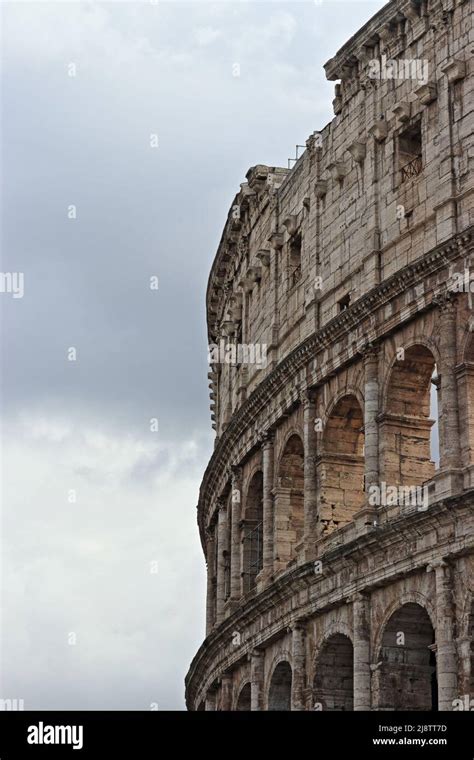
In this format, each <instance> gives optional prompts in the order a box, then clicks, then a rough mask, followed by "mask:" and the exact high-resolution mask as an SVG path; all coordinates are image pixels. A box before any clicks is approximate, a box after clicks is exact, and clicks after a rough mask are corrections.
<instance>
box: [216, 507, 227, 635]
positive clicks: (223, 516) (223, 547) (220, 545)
mask: <svg viewBox="0 0 474 760" xmlns="http://www.w3.org/2000/svg"><path fill="white" fill-rule="evenodd" d="M218 510H219V511H218V517H217V588H216V623H217V624H219V623H221V622H222V620H223V619H224V603H225V560H226V557H225V552H226V551H227V530H228V526H227V506H226V500H225V499H224V498H219V500H218Z"/></svg>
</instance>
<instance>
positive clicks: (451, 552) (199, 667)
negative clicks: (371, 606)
mask: <svg viewBox="0 0 474 760" xmlns="http://www.w3.org/2000/svg"><path fill="white" fill-rule="evenodd" d="M473 497H474V489H471V490H470V491H466V492H464V493H463V494H462V495H460V496H455V497H451V498H449V499H447V500H446V501H440V502H437V503H435V504H433V505H431V506H430V508H429V510H428V511H423V512H416V513H413V514H410V515H403V516H400V517H399V518H397V519H394V520H391V521H388V522H386V523H384V524H381V525H379V526H378V527H377V528H374V529H373V530H371V531H370V532H369V533H366V534H364V535H362V536H359V537H357V538H356V539H354V540H352V541H351V542H350V543H346V544H344V545H339V546H336V547H333V548H331V549H330V550H328V551H327V552H326V553H325V554H323V555H322V556H321V557H319V558H318V559H319V560H321V561H322V562H323V566H324V568H325V570H324V572H323V573H322V575H320V574H318V575H315V573H314V563H313V562H312V561H311V562H308V563H306V564H304V565H300V566H297V567H295V568H293V569H291V570H288V571H287V572H286V573H285V574H284V575H283V576H281V577H280V578H278V579H277V580H276V581H275V582H274V583H273V584H271V585H270V586H269V587H268V588H266V589H265V590H264V591H262V592H261V593H260V594H258V595H255V596H253V597H252V598H251V599H249V600H248V602H246V603H244V604H243V605H241V606H240V607H239V608H238V609H236V611H235V612H234V613H233V614H232V615H231V616H230V617H229V618H227V619H226V620H225V621H224V622H223V623H221V624H220V625H219V627H218V628H216V629H215V630H214V631H212V633H211V634H210V635H209V636H208V637H207V638H206V639H205V641H204V642H203V644H202V645H201V647H200V649H199V650H198V652H197V653H196V655H195V657H194V659H193V661H192V663H191V666H190V669H189V672H188V675H187V676H186V698H187V703H188V707H189V706H191V705H192V704H194V703H195V701H196V696H197V688H198V687H199V688H200V689H202V690H203V691H204V692H205V690H206V689H207V688H208V687H209V686H210V685H211V684H210V683H209V681H212V679H213V678H214V675H213V674H214V673H215V672H218V671H219V670H220V669H221V668H222V667H223V664H225V669H227V668H228V667H232V666H233V665H235V664H236V663H238V662H239V661H240V660H241V659H242V657H244V656H245V655H246V653H247V650H249V651H252V650H253V649H254V648H255V647H261V646H263V645H264V644H265V643H268V641H271V640H274V639H276V638H278V637H281V636H283V635H284V634H285V633H286V629H287V628H288V627H289V626H291V624H292V623H293V622H294V621H295V617H294V612H292V611H285V602H288V601H289V600H291V598H292V597H293V596H295V595H297V596H298V599H299V601H300V606H299V607H298V610H297V617H298V619H300V618H308V619H309V618H311V617H313V616H314V615H315V614H322V613H323V612H324V611H327V610H329V609H331V608H332V607H334V606H337V605H339V604H340V603H341V600H342V601H343V600H345V599H346V600H348V601H351V600H352V599H353V597H354V594H357V593H358V592H359V591H361V592H363V593H365V594H367V593H369V592H371V591H373V590H375V589H376V588H378V587H380V586H384V585H388V584H390V583H393V582H394V581H395V580H397V579H398V578H402V577H406V576H407V575H408V574H410V573H414V572H419V571H420V570H422V569H423V568H426V567H427V566H428V565H429V564H430V563H431V564H432V562H433V560H432V556H433V547H432V545H429V546H424V545H423V543H422V544H421V545H420V549H419V550H418V551H417V552H416V553H415V555H414V556H410V552H409V551H408V548H407V547H408V544H409V543H410V542H417V541H420V538H421V537H423V536H426V535H427V533H428V531H429V530H430V529H432V530H438V529H439V527H440V525H445V526H448V525H449V524H450V523H451V524H452V523H453V522H454V521H455V520H456V518H457V516H458V515H459V514H460V512H461V511H463V512H464V513H466V511H469V512H472V508H473V507H472V500H473ZM461 518H462V516H460V519H461ZM454 536H455V537H454ZM465 539H466V536H465V535H463V534H458V533H457V531H455V532H453V535H452V536H451V537H450V536H449V535H445V538H444V540H443V542H442V543H440V544H438V545H437V554H438V559H439V560H444V559H445V558H447V557H456V556H462V555H466V554H472V553H473V552H474V538H473V537H472V536H471V537H470V540H469V541H468V542H467V543H466V540H465ZM396 544H400V545H401V546H402V545H403V546H404V547H405V548H406V551H405V552H400V558H399V560H398V561H397V562H395V563H391V564H387V563H385V562H384V560H383V557H384V553H385V552H386V551H387V550H392V551H393V547H394V545H396ZM367 556H371V557H372V558H373V560H374V562H373V563H372V565H371V569H370V571H368V572H367V570H365V571H364V573H363V574H362V575H360V576H357V577H356V578H354V579H349V580H348V582H347V583H346V584H345V585H344V590H342V588H341V587H340V585H337V584H336V585H335V586H334V587H332V588H330V589H326V590H325V591H324V593H323V594H322V595H320V594H319V593H317V594H316V593H314V594H312V595H311V594H308V596H307V601H306V602H303V601H302V600H303V597H302V594H303V592H304V590H305V589H307V590H308V589H309V590H311V589H313V588H316V586H317V585H318V584H319V583H320V582H321V581H324V580H327V579H328V578H330V577H336V576H337V574H338V573H341V572H344V571H347V570H348V569H349V566H351V568H353V569H354V570H357V563H358V562H360V561H361V560H364V559H365V558H366V557H367ZM377 558H378V560H379V561H378V562H377ZM408 559H409V567H408V568H407V560H408ZM381 568H383V572H381ZM289 607H291V605H289ZM272 609H274V610H276V611H278V613H279V617H277V618H276V620H274V621H271V622H270V623H269V625H268V626H267V627H266V628H265V630H263V631H259V632H258V635H257V636H253V637H252V638H251V639H249V640H248V641H246V642H244V644H243V645H242V646H241V647H240V648H239V650H237V651H236V652H235V653H233V654H232V656H231V657H229V655H228V654H226V651H225V650H226V645H227V642H228V641H230V640H231V639H232V632H233V631H235V630H239V631H240V632H241V633H242V634H244V632H246V631H248V629H249V627H250V625H252V623H254V622H256V621H258V620H261V619H262V615H263V614H264V613H265V612H267V611H270V610H272Z"/></svg>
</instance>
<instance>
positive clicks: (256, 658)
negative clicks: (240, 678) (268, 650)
mask: <svg viewBox="0 0 474 760" xmlns="http://www.w3.org/2000/svg"><path fill="white" fill-rule="evenodd" d="M264 660H265V658H264V653H263V652H262V651H260V650H259V649H254V650H253V652H252V654H251V655H250V709H251V710H252V712H253V711H254V710H257V711H261V710H263V676H264Z"/></svg>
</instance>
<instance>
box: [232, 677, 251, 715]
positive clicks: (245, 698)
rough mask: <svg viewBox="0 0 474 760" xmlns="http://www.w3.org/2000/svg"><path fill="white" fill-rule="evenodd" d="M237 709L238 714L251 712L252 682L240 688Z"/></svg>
mask: <svg viewBox="0 0 474 760" xmlns="http://www.w3.org/2000/svg"><path fill="white" fill-rule="evenodd" d="M235 709H236V710H237V712H250V710H251V686H250V681H247V682H246V683H244V685H243V686H242V687H241V688H240V691H239V693H238V696H237V700H236V703H235Z"/></svg>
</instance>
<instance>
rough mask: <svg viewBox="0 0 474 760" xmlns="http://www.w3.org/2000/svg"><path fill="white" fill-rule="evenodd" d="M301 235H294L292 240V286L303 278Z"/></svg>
mask: <svg viewBox="0 0 474 760" xmlns="http://www.w3.org/2000/svg"><path fill="white" fill-rule="evenodd" d="M301 245H302V241H301V235H299V234H298V235H294V236H293V237H292V238H291V240H290V287H293V286H294V285H296V283H297V282H299V281H300V280H301Z"/></svg>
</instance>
